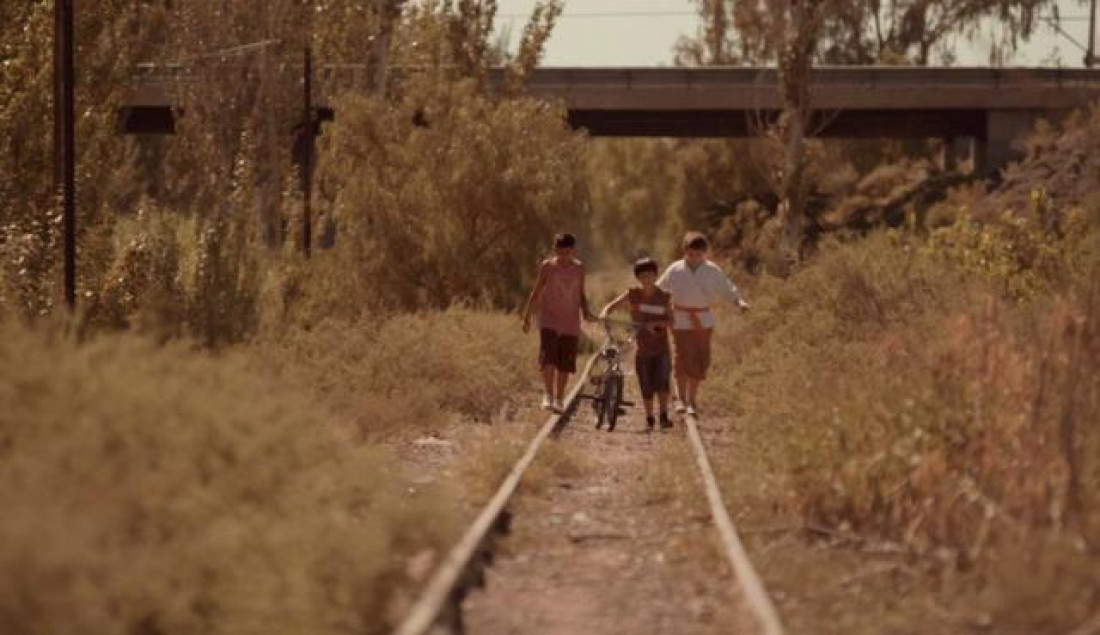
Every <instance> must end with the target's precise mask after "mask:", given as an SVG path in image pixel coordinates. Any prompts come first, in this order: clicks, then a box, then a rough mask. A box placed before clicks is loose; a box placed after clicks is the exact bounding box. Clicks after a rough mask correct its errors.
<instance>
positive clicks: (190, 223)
mask: <svg viewBox="0 0 1100 635" xmlns="http://www.w3.org/2000/svg"><path fill="white" fill-rule="evenodd" d="M254 228H255V226H254V224H253V223H250V222H249V221H248V220H247V218H240V217H237V218H234V217H231V216H230V215H228V214H227V213H220V214H212V215H211V217H210V218H189V219H180V218H178V217H175V216H172V215H169V214H165V213H163V212H161V211H157V210H151V211H150V210H144V209H143V210H140V211H139V212H138V214H137V215H136V216H135V217H134V218H133V219H126V220H122V221H119V222H118V224H117V228H116V231H115V234H114V237H115V242H116V246H115V248H114V249H113V250H112V251H113V253H114V262H113V263H112V264H111V266H110V269H109V270H108V275H107V276H105V278H104V282H103V285H102V287H100V288H99V289H98V290H97V291H96V292H95V293H89V294H88V298H89V300H90V302H89V304H88V307H87V309H86V310H85V312H84V319H83V323H82V330H83V331H84V332H85V333H92V332H97V331H102V330H105V329H106V330H111V329H125V328H135V329H137V330H139V331H141V332H145V333H152V334H156V335H158V336H160V337H162V338H168V337H179V336H183V335H186V336H189V337H191V338H194V339H196V340H198V341H200V342H201V343H202V344H203V345H205V346H207V347H209V348H212V349H213V348H219V347H223V346H226V345H229V344H235V343H239V342H241V341H243V340H245V339H247V338H248V337H249V336H251V335H252V334H253V333H255V332H256V330H257V329H258V327H259V323H260V309H261V303H260V301H261V297H260V292H261V284H262V278H263V275H264V274H263V271H262V262H261V259H260V256H259V254H258V252H257V246H258V245H257V243H256V241H255V239H254V238H255V235H254V233H253V230H254Z"/></svg>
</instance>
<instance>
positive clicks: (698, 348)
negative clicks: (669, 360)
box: [672, 329, 713, 380]
mask: <svg viewBox="0 0 1100 635" xmlns="http://www.w3.org/2000/svg"><path fill="white" fill-rule="evenodd" d="M711 333H713V331H712V330H711V329H704V330H702V331H695V330H693V329H689V330H678V331H677V330H674V331H672V339H673V340H674V341H675V342H676V375H677V376H678V377H679V376H683V377H687V378H689V379H700V380H702V379H706V378H707V369H708V368H710V336H711Z"/></svg>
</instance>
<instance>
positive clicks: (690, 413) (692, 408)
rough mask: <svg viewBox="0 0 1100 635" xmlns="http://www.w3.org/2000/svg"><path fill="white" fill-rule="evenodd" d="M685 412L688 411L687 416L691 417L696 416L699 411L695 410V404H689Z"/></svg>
mask: <svg viewBox="0 0 1100 635" xmlns="http://www.w3.org/2000/svg"><path fill="white" fill-rule="evenodd" d="M687 413H688V416H691V417H694V416H697V415H698V414H699V413H698V412H697V411H696V410H695V406H694V405H689V406H688V407H687Z"/></svg>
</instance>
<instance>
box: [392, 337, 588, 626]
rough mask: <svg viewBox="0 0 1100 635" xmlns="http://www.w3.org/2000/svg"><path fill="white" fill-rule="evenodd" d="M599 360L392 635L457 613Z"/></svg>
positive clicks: (584, 374)
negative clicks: (495, 534)
mask: <svg viewBox="0 0 1100 635" xmlns="http://www.w3.org/2000/svg"><path fill="white" fill-rule="evenodd" d="M598 357H599V355H598V354H595V353H594V354H593V355H592V357H591V358H589V360H588V362H587V364H585V366H584V369H583V370H582V371H581V373H580V374H579V375H578V376H577V380H576V383H575V384H574V386H573V388H572V390H570V391H569V394H568V395H567V396H566V399H565V404H564V406H565V407H564V408H563V411H562V412H561V413H558V414H555V415H553V416H551V417H550V418H549V419H547V420H546V423H544V424H543V425H542V428H541V429H539V432H538V434H536V435H535V438H534V439H532V440H531V443H530V444H529V445H528V446H527V451H526V452H524V454H523V456H522V457H520V459H519V461H517V462H516V464H515V465H514V466H513V467H512V471H511V472H509V473H508V476H507V477H505V479H504V481H503V482H502V483H501V485H500V488H499V489H497V492H496V494H494V495H493V497H492V498H491V499H490V500H489V503H488V504H486V505H485V507H484V508H483V509H482V510H481V513H480V514H478V516H477V518H476V519H475V520H474V522H473V523H472V524H471V525H470V526H469V528H467V530H466V533H464V534H463V535H462V538H461V539H460V540H459V541H458V543H456V544H455V546H454V547H453V548H452V549H451V551H450V553H448V554H447V557H446V559H445V560H443V562H442V564H440V566H439V569H437V570H436V572H435V574H434V575H433V576H432V578H431V580H429V581H428V584H427V586H426V587H425V588H424V591H423V592H422V593H421V596H420V599H419V600H418V601H417V602H416V604H415V605H413V607H412V609H411V610H410V611H409V613H408V614H407V615H406V617H405V620H404V621H403V622H402V623H401V624H400V625H399V626H398V627H397V629H396V630H395V631H394V635H424V634H426V633H428V632H429V631H430V630H431V629H432V628H433V627H434V626H435V625H436V624H438V623H439V622H440V620H441V618H442V617H443V616H444V612H445V610H446V609H447V608H448V605H449V604H450V605H451V607H450V608H452V609H453V610H454V611H457V610H458V607H457V606H454V604H456V603H457V602H459V601H460V600H461V596H460V595H458V592H460V591H461V588H462V585H463V582H464V580H465V579H466V578H467V576H466V574H467V572H468V571H469V570H470V567H471V565H472V564H473V561H474V557H475V556H476V555H478V553H479V552H480V551H481V547H482V545H483V544H485V542H486V539H487V538H488V536H489V533H490V531H491V530H492V529H493V527H494V526H496V525H497V521H498V519H499V518H500V517H501V515H502V514H503V513H504V510H505V507H506V506H507V504H508V501H509V500H510V499H511V498H512V495H513V494H515V493H516V490H517V489H518V488H519V484H520V479H521V478H523V473H524V471H525V470H526V469H527V467H528V466H529V465H531V462H532V461H534V460H535V455H536V454H538V451H539V448H540V447H541V446H542V443H543V442H544V441H546V438H547V437H549V436H550V435H551V434H553V433H554V431H555V429H556V428H558V426H559V424H560V423H561V422H562V421H564V420H565V419H566V418H567V417H568V415H569V414H570V413H571V412H572V410H573V408H574V407H575V406H576V402H577V397H578V396H579V395H580V392H581V390H582V389H583V388H584V386H585V385H587V383H588V377H589V375H590V374H591V372H592V366H593V364H595V362H596V359H597V358H598Z"/></svg>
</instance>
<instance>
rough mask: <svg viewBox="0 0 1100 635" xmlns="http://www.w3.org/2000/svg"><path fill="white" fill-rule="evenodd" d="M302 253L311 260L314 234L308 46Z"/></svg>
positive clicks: (310, 53)
mask: <svg viewBox="0 0 1100 635" xmlns="http://www.w3.org/2000/svg"><path fill="white" fill-rule="evenodd" d="M302 86H303V95H302V97H303V99H302V104H303V108H302V135H303V136H302V252H303V253H305V255H306V258H309V252H310V245H311V244H312V242H313V240H312V233H313V218H312V216H313V211H312V206H311V203H312V200H311V199H312V198H313V143H314V137H313V135H314V122H313V49H312V48H311V47H310V46H306V52H305V76H304V77H303V81H302Z"/></svg>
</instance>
